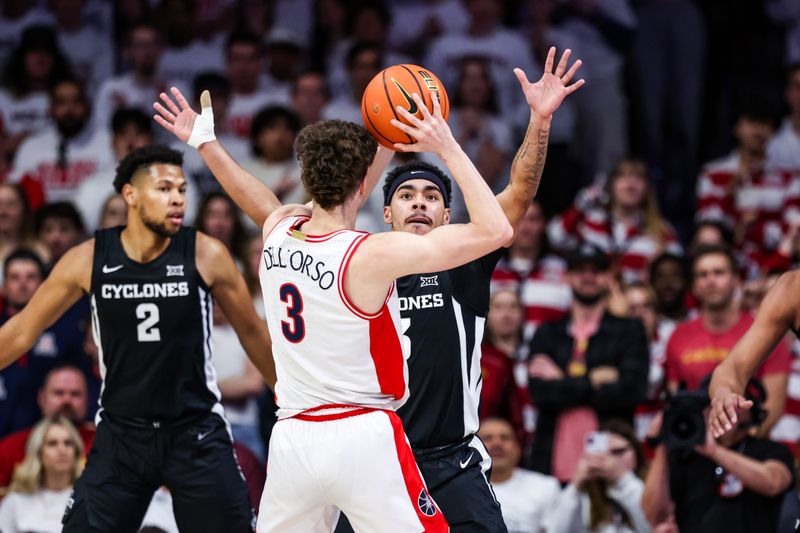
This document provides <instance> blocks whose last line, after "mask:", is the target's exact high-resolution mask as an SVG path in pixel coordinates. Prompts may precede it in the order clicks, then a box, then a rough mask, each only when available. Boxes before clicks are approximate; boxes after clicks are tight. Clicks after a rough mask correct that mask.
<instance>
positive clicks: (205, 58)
mask: <svg viewBox="0 0 800 533" xmlns="http://www.w3.org/2000/svg"><path fill="white" fill-rule="evenodd" d="M197 5H198V4H197V3H196V2H195V1H194V0H162V2H160V4H159V6H158V11H157V13H156V17H157V18H156V20H158V21H160V22H161V24H162V28H161V35H162V36H163V37H164V39H165V40H166V47H165V48H164V52H163V54H162V55H161V61H159V63H158V74H157V77H158V78H159V79H161V80H164V81H165V82H167V83H168V84H169V85H175V86H177V87H178V88H180V89H181V90H186V89H188V88H190V87H191V86H192V80H193V79H194V78H195V77H196V76H197V75H198V74H199V73H201V72H204V71H208V70H214V71H223V70H224V66H225V65H224V57H223V50H222V43H221V42H218V41H214V42H210V43H209V42H205V41H203V40H202V39H200V35H199V33H198V26H197V19H196V10H197Z"/></svg>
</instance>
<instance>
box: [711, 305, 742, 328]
mask: <svg viewBox="0 0 800 533" xmlns="http://www.w3.org/2000/svg"><path fill="white" fill-rule="evenodd" d="M701 316H702V318H703V326H704V327H705V328H706V329H707V330H709V331H712V332H716V333H724V332H726V331H728V330H729V329H731V328H732V327H733V326H735V325H736V323H737V322H738V321H739V318H741V316H742V314H741V312H740V311H739V309H738V308H737V307H736V304H735V302H732V303H731V304H729V305H727V306H725V307H721V308H717V309H709V308H707V307H706V308H703V312H702V314H701Z"/></svg>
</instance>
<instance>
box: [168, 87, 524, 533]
mask: <svg viewBox="0 0 800 533" xmlns="http://www.w3.org/2000/svg"><path fill="white" fill-rule="evenodd" d="M172 94H173V96H174V97H175V99H176V100H177V104H176V103H175V102H174V101H173V100H172V99H171V98H169V97H168V96H167V95H166V94H162V100H163V102H164V105H162V104H160V103H156V104H155V107H156V110H157V111H158V112H159V115H157V116H156V120H157V121H158V122H159V124H161V125H162V126H163V127H165V128H166V129H167V130H169V131H171V132H173V133H174V134H175V135H176V136H178V138H180V139H182V140H184V141H187V142H189V144H191V145H192V146H196V147H199V153H200V155H201V156H202V157H203V159H204V161H205V162H206V164H208V165H209V168H210V169H211V170H212V172H214V174H215V175H216V176H217V177H218V178H219V179H220V181H221V182H222V185H223V186H225V187H226V189H227V190H228V192H229V193H230V194H231V196H232V197H233V199H234V200H235V201H236V202H237V203H238V204H239V206H240V207H242V209H244V211H245V212H246V213H247V214H248V215H249V216H250V217H251V218H252V219H253V220H255V221H257V222H259V223H263V231H264V235H265V241H266V242H265V248H264V264H263V266H262V267H261V274H262V289H263V290H264V291H265V294H264V300H265V304H266V306H267V321H268V324H269V328H270V331H271V333H272V335H273V353H274V358H275V362H276V370H277V374H278V385H277V387H276V388H277V394H276V396H277V403H278V405H279V407H280V411H279V415H280V421H279V423H278V424H277V425H276V427H275V429H274V430H273V433H272V439H271V441H270V453H269V455H270V463H269V469H268V474H267V483H266V487H265V489H264V495H263V497H262V500H261V508H260V514H259V524H258V531H259V532H267V531H281V532H283V531H298V532H300V531H302V532H306V531H320V532H322V531H331V530H332V528H333V527H334V525H335V524H336V521H337V519H338V516H339V512H340V511H342V512H344V513H345V514H346V515H347V516H348V518H349V519H350V522H351V523H352V525H353V527H354V529H355V530H356V531H368V532H372V531H381V532H390V531H397V532H404V533H405V532H410V531H446V530H447V527H448V526H447V523H446V521H445V520H444V518H443V517H442V514H441V512H440V511H439V510H438V508H437V507H436V505H435V503H434V502H433V500H432V499H431V498H430V496H429V495H428V493H427V490H426V489H425V486H424V483H423V481H422V478H421V475H420V473H419V469H418V468H417V466H416V462H415V460H414V457H413V454H412V452H411V449H410V447H409V445H408V441H407V439H406V438H405V435H404V433H403V429H402V423H401V421H400V419H399V418H398V417H397V415H396V414H395V413H394V409H395V408H396V407H398V406H399V405H401V404H402V403H403V401H405V399H406V397H407V395H408V388H407V381H406V376H407V367H406V364H405V359H404V358H403V357H402V355H401V352H400V350H399V348H400V345H401V343H400V334H399V328H398V326H399V314H398V302H397V296H396V294H395V293H394V280H395V279H396V278H398V277H401V276H405V275H409V274H416V273H424V272H436V271H439V270H446V269H450V268H454V267H456V266H459V265H462V264H465V263H467V262H469V261H471V260H473V259H476V258H478V257H481V256H483V255H485V254H487V253H488V252H490V251H491V250H494V249H497V248H498V247H500V246H503V245H505V244H506V243H507V242H508V241H510V239H511V237H512V233H513V232H512V229H511V226H510V224H509V223H508V220H507V219H506V217H505V215H504V214H503V211H502V209H501V208H500V206H499V205H498V203H497V201H496V200H495V198H494V195H493V194H492V191H491V190H490V189H489V187H488V186H487V184H486V182H485V181H484V180H483V178H482V177H481V176H480V174H479V173H478V171H477V170H476V169H475V167H474V165H473V164H472V162H471V161H470V160H469V158H468V157H467V156H466V154H464V152H463V150H462V149H461V147H460V146H459V145H458V143H457V142H456V141H455V139H454V138H453V135H452V133H451V132H450V128H449V127H448V126H447V123H446V122H445V121H444V119H443V118H442V115H441V110H440V109H439V105H438V101H436V99H435V98H434V102H435V104H434V113H433V115H431V113H429V112H428V110H427V108H426V107H425V105H424V104H423V102H422V100H421V98H420V97H419V95H417V94H415V95H413V98H414V100H415V102H416V106H417V108H418V109H419V110H420V111H419V115H420V116H421V117H422V118H419V117H418V116H412V115H411V114H409V113H408V111H407V110H406V109H404V108H402V107H399V106H398V109H397V112H398V114H399V115H401V116H403V117H404V118H405V119H406V120H407V121H409V122H410V124H411V126H408V125H405V124H401V123H400V122H398V121H393V124H394V125H395V126H396V127H398V128H400V129H401V130H403V131H404V132H406V133H408V134H409V135H411V136H412V137H414V138H415V139H416V140H417V143H415V144H412V145H401V144H398V145H395V147H396V148H397V149H399V150H403V151H413V152H422V151H430V152H435V153H436V154H437V155H438V156H439V157H440V158H441V159H442V160H443V161H444V162H445V163H446V164H447V165H448V167H449V168H450V170H451V172H452V174H453V176H454V177H455V178H456V181H457V182H458V184H459V185H460V186H461V189H462V191H463V195H464V199H465V203H466V205H467V209H468V210H469V212H470V218H471V222H470V223H468V224H450V225H446V226H442V227H439V228H436V229H435V230H433V231H430V232H428V233H427V234H426V235H424V236H420V235H416V234H413V233H405V232H392V233H381V234H377V235H368V234H362V233H358V232H355V231H353V227H354V225H355V218H356V214H357V212H358V209H359V208H360V207H361V206H362V205H363V204H364V202H365V201H366V199H367V198H368V197H369V195H370V193H371V192H372V188H373V187H374V185H375V183H376V181H377V179H378V177H379V176H380V172H381V170H382V169H383V168H382V167H383V166H385V164H386V163H387V162H388V158H386V157H385V156H384V155H381V157H379V158H377V161H376V164H375V165H373V168H372V169H370V171H369V172H368V166H369V165H370V163H371V162H372V161H373V159H376V158H375V149H376V146H377V145H376V143H375V141H374V140H373V139H372V138H371V137H369V134H368V133H366V131H365V130H364V129H363V128H362V127H360V126H357V125H355V124H352V123H349V122H342V121H324V122H319V123H317V124H314V125H311V126H308V127H306V128H305V129H304V130H303V131H301V132H300V135H299V136H298V138H297V143H296V148H297V153H298V157H299V158H300V161H301V165H302V180H303V184H304V186H305V188H306V191H307V192H308V193H309V194H310V196H311V198H312V200H313V202H312V204H311V207H309V206H300V205H287V206H280V203H279V201H278V200H277V198H276V197H275V196H274V195H273V194H272V193H271V192H270V191H269V190H268V189H267V188H265V187H263V186H262V185H261V183H260V182H258V181H257V180H256V178H255V177H253V176H251V175H249V174H247V173H246V172H244V171H243V170H241V168H239V167H238V165H237V164H236V163H235V162H234V161H233V160H232V159H231V158H230V156H229V155H227V153H226V152H225V150H224V149H223V148H222V146H221V145H220V144H219V143H218V142H216V141H215V139H214V134H213V117H212V115H211V108H210V99H209V98H208V97H207V96H206V97H204V98H201V102H202V103H203V114H202V115H197V113H195V112H194V111H192V109H191V108H190V107H189V105H188V103H187V102H186V100H185V98H184V97H183V96H182V95H181V94H180V92H179V91H178V90H177V89H173V90H172ZM165 106H166V107H165ZM379 153H380V152H379ZM441 194H442V192H441V190H439V189H438V188H437V187H435V186H431V187H430V189H429V190H427V191H426V198H436V197H437V195H441ZM409 196H410V195H409ZM409 201H417V200H415V199H412V198H409ZM438 204H439V205H441V204H442V203H441V202H439V203H438ZM425 209H427V208H426V207H425V206H424V205H423V204H422V203H421V204H420V208H419V210H420V212H418V213H416V214H412V215H411V218H412V219H413V218H414V217H417V218H420V219H422V218H424V217H422V216H421V214H424V212H425ZM446 216H448V218H449V214H446ZM320 245H321V246H320ZM301 259H302V261H301Z"/></svg>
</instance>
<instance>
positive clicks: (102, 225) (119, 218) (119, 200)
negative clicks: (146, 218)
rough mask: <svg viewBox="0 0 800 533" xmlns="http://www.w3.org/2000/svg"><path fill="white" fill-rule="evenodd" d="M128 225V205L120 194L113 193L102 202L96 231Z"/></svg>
mask: <svg viewBox="0 0 800 533" xmlns="http://www.w3.org/2000/svg"><path fill="white" fill-rule="evenodd" d="M127 223H128V204H126V203H125V199H124V198H123V197H122V195H121V194H118V193H116V192H115V193H114V194H112V195H111V196H109V197H108V198H106V201H105V202H103V208H102V209H101V210H100V222H99V224H98V225H97V229H107V228H116V227H117V226H125V225H127Z"/></svg>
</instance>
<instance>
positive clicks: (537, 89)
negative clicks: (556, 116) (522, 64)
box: [514, 46, 585, 117]
mask: <svg viewBox="0 0 800 533" xmlns="http://www.w3.org/2000/svg"><path fill="white" fill-rule="evenodd" d="M571 54H572V50H570V49H569V48H567V49H566V50H565V51H564V53H563V54H562V56H561V61H559V62H558V65H557V66H556V68H555V72H554V71H553V63H554V61H555V57H556V48H555V46H551V47H550V51H548V52H547V60H546V61H545V64H544V73H543V74H542V77H541V78H540V79H539V81H537V82H536V83H531V82H530V81H528V77H527V76H526V75H525V73H524V72H523V71H522V69H519V68H515V69H514V74H516V75H517V79H518V80H519V83H520V85H521V86H522V91H523V92H524V93H525V100H526V101H527V102H528V105H529V106H530V107H531V109H532V110H533V111H534V112H535V113H538V114H539V115H540V116H542V117H549V116H551V115H552V114H553V113H554V112H555V110H556V109H558V107H559V106H560V105H561V102H563V101H564V98H566V97H567V96H568V95H570V94H572V93H574V92H575V91H577V90H578V89H580V88H581V87H582V86H583V84H584V83H585V80H583V79H580V80H578V81H576V82H575V83H573V84H572V85H570V84H569V82H570V81H572V78H573V77H574V76H575V73H576V72H577V71H578V69H579V68H580V67H581V64H582V62H581V60H580V59H579V60H577V61H575V63H573V64H572V66H571V67H570V68H569V70H567V64H568V63H569V56H570V55H571Z"/></svg>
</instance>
